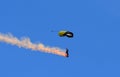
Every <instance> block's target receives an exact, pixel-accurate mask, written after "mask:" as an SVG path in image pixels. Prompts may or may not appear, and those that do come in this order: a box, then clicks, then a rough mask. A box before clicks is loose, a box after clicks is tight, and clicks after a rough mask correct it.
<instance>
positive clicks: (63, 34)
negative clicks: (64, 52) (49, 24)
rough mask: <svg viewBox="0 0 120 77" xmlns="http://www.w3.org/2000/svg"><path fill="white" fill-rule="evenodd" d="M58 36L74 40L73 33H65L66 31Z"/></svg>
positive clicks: (60, 32)
mask: <svg viewBox="0 0 120 77" xmlns="http://www.w3.org/2000/svg"><path fill="white" fill-rule="evenodd" d="M58 35H59V36H60V37H64V36H67V37H68V38H72V37H73V33H72V32H70V31H65V30H62V31H59V32H58Z"/></svg>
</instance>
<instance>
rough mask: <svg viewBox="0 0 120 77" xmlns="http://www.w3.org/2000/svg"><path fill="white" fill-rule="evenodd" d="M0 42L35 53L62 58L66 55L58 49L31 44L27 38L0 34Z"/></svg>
mask: <svg viewBox="0 0 120 77" xmlns="http://www.w3.org/2000/svg"><path fill="white" fill-rule="evenodd" d="M0 41H1V42H5V43H8V44H12V45H16V46H18V47H23V48H26V49H31V50H35V51H40V52H46V53H53V54H56V55H60V56H64V57H66V55H67V54H66V53H65V52H64V51H65V50H62V49H60V48H57V47H48V46H45V45H44V44H41V43H38V44H36V43H32V42H31V41H30V39H29V38H22V39H18V38H16V37H14V36H13V35H12V34H2V33H0Z"/></svg>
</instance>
